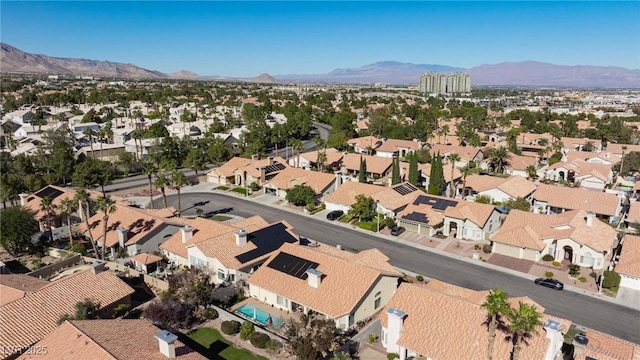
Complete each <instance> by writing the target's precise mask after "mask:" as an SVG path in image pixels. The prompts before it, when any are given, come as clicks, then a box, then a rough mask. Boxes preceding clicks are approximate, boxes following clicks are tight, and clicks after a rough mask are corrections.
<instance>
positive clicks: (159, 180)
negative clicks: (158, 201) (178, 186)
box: [153, 174, 169, 208]
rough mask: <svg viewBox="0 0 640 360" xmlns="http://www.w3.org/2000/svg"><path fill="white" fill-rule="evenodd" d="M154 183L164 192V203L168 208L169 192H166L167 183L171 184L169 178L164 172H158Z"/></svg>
mask: <svg viewBox="0 0 640 360" xmlns="http://www.w3.org/2000/svg"><path fill="white" fill-rule="evenodd" d="M153 184H154V185H155V186H156V189H160V192H161V193H162V204H163V205H164V207H165V208H166V207H167V193H166V192H165V188H166V187H167V185H169V179H167V177H166V176H164V174H158V175H156V179H155V180H154V182H153Z"/></svg>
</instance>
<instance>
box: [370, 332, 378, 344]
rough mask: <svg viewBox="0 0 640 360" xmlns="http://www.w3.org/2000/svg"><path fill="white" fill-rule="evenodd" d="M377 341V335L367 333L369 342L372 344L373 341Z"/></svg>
mask: <svg viewBox="0 0 640 360" xmlns="http://www.w3.org/2000/svg"><path fill="white" fill-rule="evenodd" d="M376 341H378V335H376V334H369V344H373V343H374V342H376Z"/></svg>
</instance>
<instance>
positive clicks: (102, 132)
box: [96, 129, 105, 161]
mask: <svg viewBox="0 0 640 360" xmlns="http://www.w3.org/2000/svg"><path fill="white" fill-rule="evenodd" d="M96 136H97V137H98V140H100V160H103V161H104V152H103V150H102V141H103V139H104V136H105V133H104V129H100V130H98V132H97V133H96Z"/></svg>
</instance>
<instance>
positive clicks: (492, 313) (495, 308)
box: [480, 289, 509, 360]
mask: <svg viewBox="0 0 640 360" xmlns="http://www.w3.org/2000/svg"><path fill="white" fill-rule="evenodd" d="M480 306H481V307H482V308H483V309H485V310H487V325H488V326H489V341H488V347H487V359H489V360H491V359H493V346H494V344H495V340H496V329H497V328H498V324H499V323H500V322H501V320H500V316H502V315H507V314H508V312H509V303H507V293H506V292H504V291H502V290H501V289H495V290H491V291H489V295H487V298H486V299H485V300H484V302H483V303H482V305H480Z"/></svg>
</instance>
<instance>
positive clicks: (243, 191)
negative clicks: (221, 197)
mask: <svg viewBox="0 0 640 360" xmlns="http://www.w3.org/2000/svg"><path fill="white" fill-rule="evenodd" d="M231 191H233V192H237V193H238V194H242V195H247V189H245V188H241V187H237V188H233V190H231Z"/></svg>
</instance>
